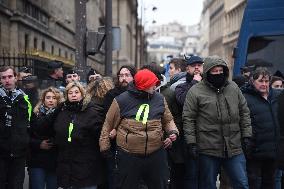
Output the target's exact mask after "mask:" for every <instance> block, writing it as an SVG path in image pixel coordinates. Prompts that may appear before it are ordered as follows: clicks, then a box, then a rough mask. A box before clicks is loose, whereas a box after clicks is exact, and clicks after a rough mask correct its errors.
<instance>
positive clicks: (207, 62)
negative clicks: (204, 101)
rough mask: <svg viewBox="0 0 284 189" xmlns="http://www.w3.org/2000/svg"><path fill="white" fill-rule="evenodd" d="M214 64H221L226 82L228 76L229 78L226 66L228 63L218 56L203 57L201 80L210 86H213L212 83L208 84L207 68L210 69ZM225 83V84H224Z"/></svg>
mask: <svg viewBox="0 0 284 189" xmlns="http://www.w3.org/2000/svg"><path fill="white" fill-rule="evenodd" d="M215 66H222V67H223V69H224V74H225V76H226V82H225V83H227V82H228V78H229V68H228V64H227V63H226V62H225V61H224V60H223V59H221V58H220V57H218V56H209V57H207V58H205V59H204V64H203V81H204V82H205V83H206V84H207V85H209V86H210V87H213V88H215V87H214V86H213V85H212V84H210V83H209V82H208V80H207V76H208V73H209V70H210V69H212V68H213V67H215ZM225 85H226V84H225Z"/></svg>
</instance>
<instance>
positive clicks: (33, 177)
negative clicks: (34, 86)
mask: <svg viewBox="0 0 284 189" xmlns="http://www.w3.org/2000/svg"><path fill="white" fill-rule="evenodd" d="M62 98H63V96H62V95H61V93H60V91H59V90H58V89H56V88H53V87H49V88H47V89H45V90H44V91H43V92H42V94H41V97H40V100H39V102H38V103H37V105H36V107H35V108H34V115H33V116H32V120H31V132H30V133H31V142H30V144H31V154H30V155H31V156H30V161H29V168H30V169H29V171H30V172H29V174H30V181H31V188H32V189H44V188H45V187H46V189H56V188H57V184H56V159H57V150H56V148H55V145H54V143H53V141H54V137H55V131H54V129H53V122H54V119H55V116H56V115H55V114H56V111H55V110H56V107H58V105H59V104H60V103H61V101H62Z"/></svg>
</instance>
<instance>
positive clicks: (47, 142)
mask: <svg viewBox="0 0 284 189" xmlns="http://www.w3.org/2000/svg"><path fill="white" fill-rule="evenodd" d="M52 147H53V143H51V142H50V140H49V139H47V140H43V141H42V142H41V143H40V149H42V150H49V149H51V148H52Z"/></svg>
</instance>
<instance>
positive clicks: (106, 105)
mask: <svg viewBox="0 0 284 189" xmlns="http://www.w3.org/2000/svg"><path fill="white" fill-rule="evenodd" d="M126 90H127V87H119V86H116V87H114V88H113V89H111V90H109V91H108V92H107V94H106V96H105V98H104V111H105V113H107V111H108V109H109V107H110V105H111V103H112V101H113V99H114V98H115V97H117V96H118V95H120V94H122V93H123V92H125V91H126Z"/></svg>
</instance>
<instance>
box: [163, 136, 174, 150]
mask: <svg viewBox="0 0 284 189" xmlns="http://www.w3.org/2000/svg"><path fill="white" fill-rule="evenodd" d="M171 145H172V141H171V139H170V138H166V140H164V148H165V149H166V148H168V147H170V146H171Z"/></svg>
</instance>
